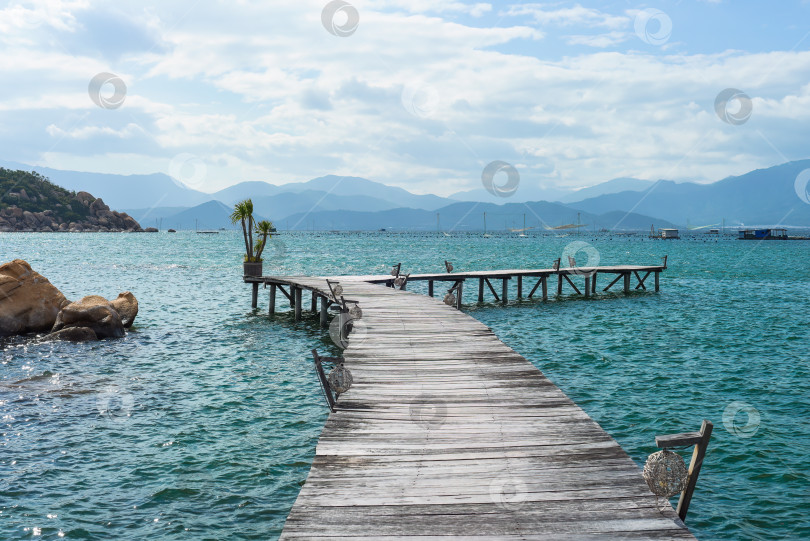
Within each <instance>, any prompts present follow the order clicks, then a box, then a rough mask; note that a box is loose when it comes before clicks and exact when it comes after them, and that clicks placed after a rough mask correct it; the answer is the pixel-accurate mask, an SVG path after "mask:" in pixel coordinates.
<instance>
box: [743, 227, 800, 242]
mask: <svg viewBox="0 0 810 541" xmlns="http://www.w3.org/2000/svg"><path fill="white" fill-rule="evenodd" d="M739 234H740V236H739V239H740V240H788V234H787V229H741V230H740V231H739Z"/></svg>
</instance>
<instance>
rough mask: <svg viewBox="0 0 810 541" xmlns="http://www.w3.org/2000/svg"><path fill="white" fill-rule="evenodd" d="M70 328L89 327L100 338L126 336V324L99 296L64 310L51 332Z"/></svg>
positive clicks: (75, 303)
mask: <svg viewBox="0 0 810 541" xmlns="http://www.w3.org/2000/svg"><path fill="white" fill-rule="evenodd" d="M70 327H89V328H90V329H93V332H95V333H96V336H98V337H99V338H120V337H122V336H124V324H123V323H121V316H119V315H118V312H117V311H116V310H115V308H113V305H112V304H111V303H110V301H108V300H107V299H105V298H104V297H101V296H99V295H89V296H87V297H84V298H83V299H82V300H80V301H76V302H72V303H70V304H68V305H67V306H65V307H64V308H62V310H61V311H60V312H59V314H58V315H57V316H56V322H55V323H54V325H53V328H52V329H51V332H52V333H54V332H57V331H61V330H62V329H65V328H70Z"/></svg>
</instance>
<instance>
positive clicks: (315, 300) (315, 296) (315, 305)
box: [309, 291, 318, 314]
mask: <svg viewBox="0 0 810 541" xmlns="http://www.w3.org/2000/svg"><path fill="white" fill-rule="evenodd" d="M309 311H310V312H312V313H313V314H314V313H315V312H317V311H318V294H317V293H316V292H315V291H313V292H312V304H311V305H310V307H309Z"/></svg>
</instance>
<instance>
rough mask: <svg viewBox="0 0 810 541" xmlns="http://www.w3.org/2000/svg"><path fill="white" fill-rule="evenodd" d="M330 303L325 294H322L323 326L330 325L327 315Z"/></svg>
mask: <svg viewBox="0 0 810 541" xmlns="http://www.w3.org/2000/svg"><path fill="white" fill-rule="evenodd" d="M328 305H329V301H328V300H327V299H326V297H325V296H324V295H321V327H328V326H329V321H328V319H327V317H326V316H327V308H328Z"/></svg>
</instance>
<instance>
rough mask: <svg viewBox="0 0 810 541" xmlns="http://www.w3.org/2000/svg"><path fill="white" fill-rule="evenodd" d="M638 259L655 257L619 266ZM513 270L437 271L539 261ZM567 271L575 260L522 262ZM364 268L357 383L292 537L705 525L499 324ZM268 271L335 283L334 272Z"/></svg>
mask: <svg viewBox="0 0 810 541" xmlns="http://www.w3.org/2000/svg"><path fill="white" fill-rule="evenodd" d="M610 269H611V270H614V268H610ZM655 269H659V267H656V268H655ZM611 270H603V268H601V267H600V268H599V272H607V273H609V274H610V273H611ZM633 270H640V271H642V272H647V271H648V270H651V268H649V267H640V268H638V269H635V268H627V267H622V268H621V270H619V271H618V272H616V274H618V275H619V276H620V277H621V276H622V275H625V274H629V273H630V272H632V271H633ZM497 272H498V275H494V274H487V275H476V274H475V273H466V274H460V273H453V274H451V275H447V274H442V275H426V276H429V277H430V278H429V279H430V280H437V281H448V280H454V281H455V280H460V279H465V278H469V279H472V278H482V280H481V282H479V291H481V290H482V288H483V284H484V283H486V282H487V281H488V280H486V279H495V278H499V279H504V278H506V277H507V276H510V277H514V276H517V275H518V274H517V273H519V272H525V271H508V272H507V271H497ZM653 272H655V270H653ZM551 274H561V275H564V276H566V278H567V275H568V274H569V273H568V272H566V269H561V270H560V271H553V270H551V269H546V270H542V271H532V272H530V273H529V274H520V275H521V276H537V277H543V278H544V280H545V277H547V276H549V275H551ZM570 274H574V273H570ZM419 276H420V275H411V278H410V280H414V279H415V277H417V279H418V277H419ZM363 278H364V277H334V278H330V279H337V280H340V282H341V284H342V285H343V288H344V295H346V297H347V298H351V299H355V300H358V301H359V303H360V306H361V308H362V310H363V318H362V320H360V322H355V324H356V325H355V330H354V331H353V333H352V334H351V335H350V336H349V346H348V348H347V349H346V350H345V351H344V358H345V366H346V367H347V368H348V369H349V370H351V372H352V376H353V379H354V385H353V386H352V387H351V389H349V390H348V391H347V392H345V393H343V394H341V395H340V398H339V399H338V400H337V403H336V405H335V412H334V413H331V414H330V415H329V417H328V419H327V421H326V424H325V426H324V429H323V432H322V433H321V436H320V439H319V442H318V446H317V449H316V454H315V458H314V460H313V462H312V467H311V469H310V472H309V475H308V477H307V480H306V482H305V484H304V486H303V487H302V488H301V491H300V493H299V495H298V498H297V500H296V502H295V504H294V506H293V508H292V510H291V511H290V514H289V516H288V518H287V522H286V524H285V526H284V531H283V533H282V535H281V539H323V540H338V539H343V540H349V539H352V540H371V539H392V540H395V539H400V540H403V541H405V540H408V541H413V540H415V539H420V540H427V539H438V540H450V539H474V540H484V539H487V540H488V539H498V540H517V539H547V540H551V539H554V540H596V539H599V540H603V539H633V540H636V539H638V540H641V539H694V537H693V536H692V535H691V534H690V532H689V531H688V530H687V529H686V527H685V526H684V525H683V523H682V522H680V521H679V520H678V519H677V515H676V514H675V512H674V510H673V509H672V508H671V507H670V506H669V504H668V503H666V502H659V504H660V505H662V506H663V507H662V508H659V507H657V502H656V499H655V497H654V496H653V495H652V494H650V492H649V489H648V488H647V486H646V484H645V482H644V480H643V479H642V477H641V470H640V469H639V468H638V466H636V464H635V463H634V462H633V461H632V460H631V459H630V457H629V456H628V455H627V454H626V453H625V452H624V451H623V450H622V449H621V447H620V446H619V445H618V443H616V441H615V440H613V439H612V438H611V437H610V436H609V435H608V434H607V433H606V432H605V431H604V430H602V428H601V427H600V426H599V425H598V424H596V422H594V421H593V420H592V419H591V418H590V417H589V416H588V415H587V414H586V413H585V412H584V411H583V410H582V409H581V408H579V407H578V406H577V405H576V404H575V403H574V402H573V401H571V400H570V399H569V398H568V397H567V396H566V395H565V394H564V393H563V392H562V391H561V390H560V389H559V388H558V387H556V386H555V385H554V384H552V383H551V382H550V381H549V380H548V379H547V378H546V377H545V376H544V375H543V374H542V373H541V372H540V371H539V370H538V369H537V368H535V367H534V366H533V365H532V364H531V363H530V362H529V361H527V360H526V359H525V358H523V357H522V356H520V355H519V354H517V353H516V352H514V351H513V350H512V349H511V348H509V347H508V346H507V345H506V344H504V343H503V342H501V341H500V340H498V338H497V337H496V336H495V334H494V333H493V332H492V330H491V329H489V328H488V327H486V326H485V325H483V324H482V323H480V322H478V321H476V320H475V319H473V318H471V317H469V316H467V315H465V314H464V313H463V312H460V311H458V310H456V309H454V308H453V307H450V306H447V305H445V304H444V303H443V302H442V300H441V299H437V298H431V297H428V296H422V295H418V294H414V293H410V292H407V291H400V290H398V289H395V288H390V287H384V286H383V285H375V284H372V283H367V282H365V281H364V280H363ZM426 279H427V278H426ZM264 280H265V281H266V283H275V284H279V285H287V286H294V287H295V288H300V289H308V290H312V291H316V292H318V293H319V294H321V295H328V289H327V287H326V282H325V278H313V277H306V278H304V277H264ZM384 283H385V282H379V284H384ZM313 384H315V383H314V382H313Z"/></svg>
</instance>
